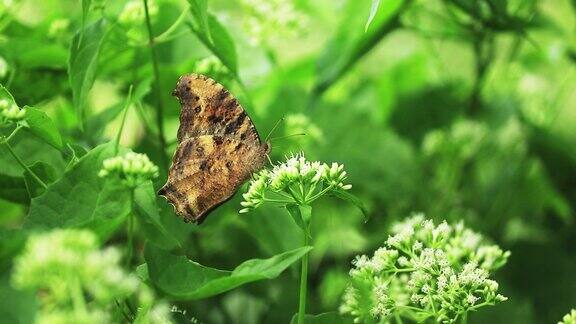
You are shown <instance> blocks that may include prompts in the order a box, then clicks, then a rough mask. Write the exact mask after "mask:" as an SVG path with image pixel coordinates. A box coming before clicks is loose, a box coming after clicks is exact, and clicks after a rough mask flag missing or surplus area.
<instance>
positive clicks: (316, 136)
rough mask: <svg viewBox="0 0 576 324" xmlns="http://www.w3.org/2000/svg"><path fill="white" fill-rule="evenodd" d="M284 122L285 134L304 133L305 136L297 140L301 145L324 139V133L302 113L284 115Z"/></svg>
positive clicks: (319, 141) (320, 141)
mask: <svg viewBox="0 0 576 324" xmlns="http://www.w3.org/2000/svg"><path fill="white" fill-rule="evenodd" d="M285 123H286V127H285V132H284V134H285V136H293V135H296V134H306V136H303V137H301V139H300V141H299V142H300V143H301V144H303V145H309V144H311V143H322V142H323V141H324V133H323V132H322V129H321V128H320V127H318V126H317V125H316V124H314V123H313V122H312V121H311V120H310V118H309V117H308V116H306V115H304V114H301V113H298V114H290V115H288V116H286V121H285Z"/></svg>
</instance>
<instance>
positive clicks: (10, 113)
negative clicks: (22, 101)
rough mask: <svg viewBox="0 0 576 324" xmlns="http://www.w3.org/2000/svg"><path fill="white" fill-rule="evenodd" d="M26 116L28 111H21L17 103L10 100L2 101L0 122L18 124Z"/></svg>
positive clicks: (0, 101)
mask: <svg viewBox="0 0 576 324" xmlns="http://www.w3.org/2000/svg"><path fill="white" fill-rule="evenodd" d="M24 116H26V109H20V108H19V107H18V105H16V104H15V103H11V102H10V101H8V99H0V122H2V121H11V122H17V121H19V120H22V119H23V118H24Z"/></svg>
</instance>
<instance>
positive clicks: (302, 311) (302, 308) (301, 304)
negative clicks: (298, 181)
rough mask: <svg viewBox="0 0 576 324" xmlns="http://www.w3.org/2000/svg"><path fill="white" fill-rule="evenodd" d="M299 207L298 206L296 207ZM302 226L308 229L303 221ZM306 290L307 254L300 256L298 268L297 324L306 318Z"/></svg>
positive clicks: (307, 236)
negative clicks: (300, 262)
mask: <svg viewBox="0 0 576 324" xmlns="http://www.w3.org/2000/svg"><path fill="white" fill-rule="evenodd" d="M298 207H300V206H298ZM304 224H305V225H304V226H306V227H308V226H309V224H308V223H307V222H306V221H305V220H304ZM307 232H308V231H304V232H303V234H304V245H303V246H308V245H309V244H310V237H309V235H308V233H307ZM307 290H308V252H307V253H306V254H304V256H302V265H301V267H300V293H299V301H298V324H304V317H305V316H306V294H307Z"/></svg>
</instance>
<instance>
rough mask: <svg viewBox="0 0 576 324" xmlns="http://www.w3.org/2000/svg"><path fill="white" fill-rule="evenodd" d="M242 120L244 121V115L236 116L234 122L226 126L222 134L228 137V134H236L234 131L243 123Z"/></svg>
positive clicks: (243, 113)
mask: <svg viewBox="0 0 576 324" xmlns="http://www.w3.org/2000/svg"><path fill="white" fill-rule="evenodd" d="M244 119H246V113H245V112H242V113H241V114H240V115H238V117H236V119H234V121H232V122H231V123H230V124H228V125H226V128H225V129H224V134H227V135H229V134H232V133H234V132H236V130H237V129H238V128H239V127H240V125H242V123H243V122H244Z"/></svg>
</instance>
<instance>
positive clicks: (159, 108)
mask: <svg viewBox="0 0 576 324" xmlns="http://www.w3.org/2000/svg"><path fill="white" fill-rule="evenodd" d="M142 1H144V12H145V14H146V28H147V29H148V41H149V43H148V46H149V47H150V56H151V58H152V68H153V72H154V80H155V81H156V100H157V105H156V123H157V125H158V142H159V143H160V151H161V154H160V156H161V159H162V164H163V166H164V167H165V168H166V169H167V168H168V158H167V157H166V139H165V138H164V116H163V112H164V105H163V103H162V90H161V88H160V69H159V68H158V57H157V55H156V49H155V48H154V32H153V31H152V23H151V22H150V13H149V10H148V0H142Z"/></svg>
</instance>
